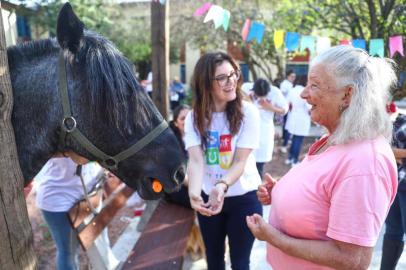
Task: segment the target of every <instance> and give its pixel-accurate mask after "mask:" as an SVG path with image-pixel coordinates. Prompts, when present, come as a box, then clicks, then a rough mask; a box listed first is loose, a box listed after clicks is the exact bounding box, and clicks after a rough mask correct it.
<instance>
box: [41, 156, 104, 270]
mask: <svg viewBox="0 0 406 270" xmlns="http://www.w3.org/2000/svg"><path fill="white" fill-rule="evenodd" d="M76 168H77V164H76V163H75V162H73V161H72V160H71V159H70V158H66V157H54V158H51V159H50V160H48V162H47V163H46V164H45V165H44V167H42V169H41V171H40V172H39V173H38V174H37V175H36V176H35V177H34V180H35V182H36V185H37V188H36V190H37V195H36V204H37V207H38V208H39V209H41V211H42V214H43V217H44V219H45V222H46V223H47V225H48V228H49V230H50V232H51V236H52V238H53V240H54V242H55V245H56V253H57V255H56V269H57V270H78V269H79V241H78V239H77V234H76V232H75V231H74V230H73V229H72V227H71V224H70V221H69V218H68V212H69V210H70V209H71V208H72V206H73V205H74V204H75V203H76V202H78V201H79V200H81V199H82V198H83V197H84V188H83V186H82V182H81V180H80V177H79V176H78V175H76ZM103 172H104V169H103V168H102V167H101V166H100V165H99V164H98V163H95V162H90V163H88V164H86V165H83V168H82V176H83V180H84V184H85V186H86V189H87V190H88V191H90V190H92V188H93V186H94V185H95V184H96V183H97V181H98V180H99V179H100V177H101V175H102V174H103Z"/></svg>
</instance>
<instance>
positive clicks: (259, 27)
mask: <svg viewBox="0 0 406 270" xmlns="http://www.w3.org/2000/svg"><path fill="white" fill-rule="evenodd" d="M264 32H265V25H264V24H262V23H259V22H252V24H251V28H250V32H249V33H248V37H247V41H251V40H253V39H254V38H255V39H256V40H257V42H258V43H261V42H262V38H263V37H264Z"/></svg>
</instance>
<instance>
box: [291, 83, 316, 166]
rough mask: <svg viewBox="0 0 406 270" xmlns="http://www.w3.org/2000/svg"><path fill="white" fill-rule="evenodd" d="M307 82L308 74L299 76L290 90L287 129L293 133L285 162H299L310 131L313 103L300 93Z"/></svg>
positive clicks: (294, 163)
mask: <svg viewBox="0 0 406 270" xmlns="http://www.w3.org/2000/svg"><path fill="white" fill-rule="evenodd" d="M306 84H307V77H306V76H299V77H298V78H297V79H296V81H295V86H294V87H293V89H292V90H290V92H289V95H288V97H287V100H288V102H289V104H291V108H292V109H291V110H290V112H289V113H288V119H287V121H286V129H287V130H288V132H289V134H291V135H292V144H291V146H290V149H289V157H288V159H287V160H285V164H287V165H288V164H291V165H292V166H294V165H296V164H297V163H298V162H299V154H300V150H301V148H302V144H303V139H304V137H305V136H308V135H309V132H310V124H311V120H310V113H309V112H310V108H311V105H310V104H309V103H307V102H306V100H305V99H303V98H301V97H300V95H301V94H302V91H303V89H304V87H305V86H306Z"/></svg>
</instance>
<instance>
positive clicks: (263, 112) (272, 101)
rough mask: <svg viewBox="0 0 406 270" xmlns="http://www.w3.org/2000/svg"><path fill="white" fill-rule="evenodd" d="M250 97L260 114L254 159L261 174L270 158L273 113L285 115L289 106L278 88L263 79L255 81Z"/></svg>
mask: <svg viewBox="0 0 406 270" xmlns="http://www.w3.org/2000/svg"><path fill="white" fill-rule="evenodd" d="M250 98H251V100H252V102H253V103H254V105H255V106H256V107H257V108H258V110H259V114H260V116H261V125H260V126H261V131H260V139H259V147H258V148H257V149H256V150H255V160H256V162H257V169H258V172H259V175H260V176H262V173H263V168H264V164H265V163H266V162H269V161H271V160H272V153H273V148H274V136H275V127H274V122H273V119H274V114H280V115H285V114H286V113H287V112H288V109H289V106H288V103H287V102H286V100H285V98H284V97H283V95H282V92H281V91H280V90H279V88H277V87H276V86H273V85H272V86H271V85H270V84H269V82H268V81H267V80H265V79H257V80H256V81H255V83H254V86H253V90H252V91H251V92H250Z"/></svg>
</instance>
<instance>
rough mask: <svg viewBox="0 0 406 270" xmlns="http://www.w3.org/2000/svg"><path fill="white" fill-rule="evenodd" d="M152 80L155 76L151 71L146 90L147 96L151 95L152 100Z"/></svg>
mask: <svg viewBox="0 0 406 270" xmlns="http://www.w3.org/2000/svg"><path fill="white" fill-rule="evenodd" d="M152 80H153V75H152V71H150V72H148V76H147V81H146V86H145V90H146V91H147V94H148V95H149V97H150V98H152V90H153V85H152Z"/></svg>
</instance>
